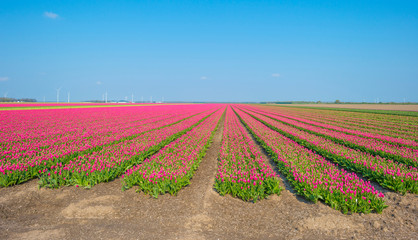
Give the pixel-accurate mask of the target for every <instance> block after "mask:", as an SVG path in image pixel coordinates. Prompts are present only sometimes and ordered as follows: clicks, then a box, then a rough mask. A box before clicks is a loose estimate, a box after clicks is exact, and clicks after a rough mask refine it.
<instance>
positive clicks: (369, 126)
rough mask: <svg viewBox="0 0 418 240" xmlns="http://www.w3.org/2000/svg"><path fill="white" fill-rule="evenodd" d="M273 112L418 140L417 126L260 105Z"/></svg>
mask: <svg viewBox="0 0 418 240" xmlns="http://www.w3.org/2000/svg"><path fill="white" fill-rule="evenodd" d="M259 108H260V109H262V110H266V111H269V112H272V113H278V114H285V115H287V116H292V117H299V118H302V119H305V120H306V119H309V120H313V121H315V122H317V123H321V124H327V125H331V126H337V127H343V128H345V129H347V130H352V131H356V132H357V133H358V132H363V133H370V134H376V135H377V136H387V137H391V138H395V139H396V138H403V139H408V140H412V141H415V142H417V141H418V139H417V136H416V130H417V129H416V128H409V127H408V128H401V126H399V125H392V124H391V125H388V126H382V125H380V126H377V125H375V124H373V123H370V122H365V121H364V120H359V121H355V122H353V121H348V120H347V117H345V118H344V117H341V116H340V117H337V116H327V115H325V114H315V113H312V112H308V111H300V110H299V111H295V110H293V109H292V108H291V109H288V108H285V109H284V108H278V107H268V106H266V107H264V106H263V107H261V106H260V107H259Z"/></svg>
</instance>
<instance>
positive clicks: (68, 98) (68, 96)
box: [68, 92, 70, 103]
mask: <svg viewBox="0 0 418 240" xmlns="http://www.w3.org/2000/svg"><path fill="white" fill-rule="evenodd" d="M68 103H70V92H68Z"/></svg>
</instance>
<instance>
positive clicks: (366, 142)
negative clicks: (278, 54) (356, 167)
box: [246, 107, 418, 167]
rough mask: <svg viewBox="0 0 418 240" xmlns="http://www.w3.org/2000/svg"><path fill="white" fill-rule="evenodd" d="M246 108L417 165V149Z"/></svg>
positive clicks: (353, 147) (292, 125)
mask: <svg viewBox="0 0 418 240" xmlns="http://www.w3.org/2000/svg"><path fill="white" fill-rule="evenodd" d="M246 109H249V110H250V111H251V112H254V113H257V114H261V115H263V116H266V117H268V118H270V119H273V120H274V121H278V122H280V123H283V124H285V125H288V126H291V127H294V128H296V129H299V130H302V131H306V132H308V133H311V134H314V135H317V136H320V137H322V138H326V139H329V140H331V141H334V142H336V143H338V144H341V145H344V146H347V147H349V148H352V149H358V150H361V151H363V152H367V153H370V154H373V155H376V156H381V157H384V158H387V159H393V160H395V161H397V162H400V163H405V164H407V165H409V166H413V167H418V149H411V148H407V147H402V146H397V145H393V144H389V143H387V142H383V141H379V140H375V139H368V138H362V137H359V136H354V135H349V134H345V133H342V132H336V131H333V130H329V129H324V128H321V127H316V126H312V125H309V124H304V123H301V122H298V121H295V120H291V119H288V118H284V117H280V116H277V115H274V114H271V113H266V112H264V111H260V110H258V109H256V108H248V107H247V108H246Z"/></svg>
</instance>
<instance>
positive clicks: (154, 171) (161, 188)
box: [122, 110, 224, 198]
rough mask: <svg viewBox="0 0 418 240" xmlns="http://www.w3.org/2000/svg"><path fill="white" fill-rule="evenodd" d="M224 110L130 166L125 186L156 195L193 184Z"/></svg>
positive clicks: (173, 191) (124, 180) (125, 187)
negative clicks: (155, 152)
mask: <svg viewBox="0 0 418 240" xmlns="http://www.w3.org/2000/svg"><path fill="white" fill-rule="evenodd" d="M223 112H224V110H218V111H217V112H215V113H214V114H212V115H211V116H210V117H208V118H207V119H206V120H205V121H204V122H202V123H201V124H200V125H198V126H197V127H195V128H193V129H192V130H190V131H189V132H188V133H187V134H185V135H183V136H182V137H180V138H178V139H177V140H175V141H173V142H172V143H170V144H168V145H166V146H165V147H163V148H162V149H161V151H159V152H158V153H157V154H155V155H153V156H151V157H150V158H147V159H146V160H144V161H143V162H142V163H141V164H138V165H136V166H133V167H132V168H129V169H128V170H127V171H126V172H125V173H124V175H123V176H122V177H123V182H124V186H123V189H129V188H131V187H133V186H138V187H139V189H138V191H143V192H144V193H146V194H150V195H151V196H153V197H155V198H157V197H158V195H160V194H164V193H170V194H172V195H174V194H176V193H177V192H178V191H179V190H180V189H181V188H183V187H185V186H187V185H189V184H190V180H191V178H192V177H193V175H194V172H195V171H196V170H197V168H198V166H199V164H200V162H201V160H202V158H203V157H204V156H205V154H206V150H207V148H208V147H209V146H210V144H211V143H212V138H213V135H214V133H215V131H216V129H217V127H218V125H219V122H220V118H221V115H222V114H223Z"/></svg>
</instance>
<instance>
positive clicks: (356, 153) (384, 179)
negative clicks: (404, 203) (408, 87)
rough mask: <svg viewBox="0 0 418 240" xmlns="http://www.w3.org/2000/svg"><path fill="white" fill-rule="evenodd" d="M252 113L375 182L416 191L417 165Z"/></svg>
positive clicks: (261, 120) (307, 146)
mask: <svg viewBox="0 0 418 240" xmlns="http://www.w3.org/2000/svg"><path fill="white" fill-rule="evenodd" d="M248 113H249V114H250V116H251V117H253V118H254V119H257V120H258V121H260V122H262V123H263V124H265V125H266V126H268V127H270V128H271V129H274V130H275V131H277V132H278V133H280V134H282V135H283V136H286V137H288V138H289V139H292V140H294V141H295V142H297V143H298V144H300V145H301V146H304V147H306V148H309V149H311V150H313V151H315V152H316V153H318V154H321V155H322V156H323V157H326V158H327V159H329V160H332V161H334V162H335V163H338V164H339V165H341V166H342V167H344V168H346V169H348V170H351V171H354V172H357V173H360V174H362V175H363V176H364V177H366V178H368V179H370V180H372V181H376V182H378V183H379V184H380V185H382V186H383V187H386V188H389V189H392V190H395V191H398V192H401V193H405V192H407V191H409V192H412V193H418V184H417V181H418V171H417V168H414V167H411V166H407V165H404V164H402V163H397V162H394V161H392V160H389V159H385V158H382V157H380V156H373V155H371V154H369V153H365V152H362V151H360V150H355V149H351V148H348V147H345V146H343V145H340V144H337V143H335V142H333V141H331V140H329V139H326V138H323V137H319V136H317V135H314V134H310V133H308V132H306V131H302V130H299V129H297V128H294V127H291V126H289V125H286V124H283V123H281V122H278V121H275V120H273V119H271V118H269V117H266V116H264V115H261V114H257V113H254V112H248Z"/></svg>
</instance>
